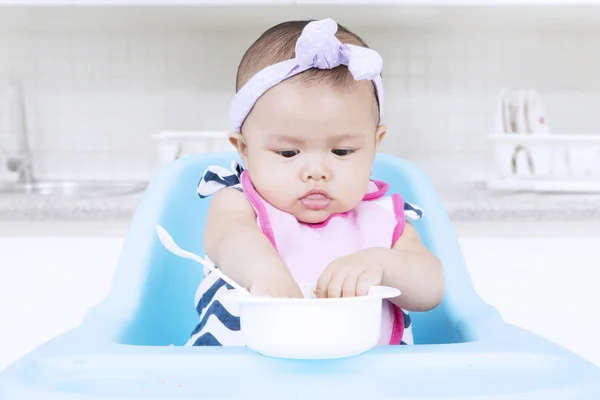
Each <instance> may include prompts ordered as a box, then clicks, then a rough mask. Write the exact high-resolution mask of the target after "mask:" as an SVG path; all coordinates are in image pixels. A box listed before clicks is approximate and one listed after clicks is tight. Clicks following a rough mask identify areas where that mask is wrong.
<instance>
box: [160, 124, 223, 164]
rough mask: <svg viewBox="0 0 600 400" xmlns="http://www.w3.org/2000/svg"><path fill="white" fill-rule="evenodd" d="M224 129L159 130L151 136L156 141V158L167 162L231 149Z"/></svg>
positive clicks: (161, 161) (162, 162)
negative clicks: (192, 155)
mask: <svg viewBox="0 0 600 400" xmlns="http://www.w3.org/2000/svg"><path fill="white" fill-rule="evenodd" d="M227 135H228V133H227V132H225V131H173V130H170V131H161V132H159V133H156V134H153V135H152V136H151V137H152V139H154V140H155V141H156V145H157V152H158V159H159V161H160V163H161V164H163V165H164V164H167V163H169V162H171V161H174V160H176V159H178V158H181V157H184V156H187V155H191V154H202V153H218V152H223V151H233V150H234V147H233V146H232V145H231V143H229V139H228V137H227Z"/></svg>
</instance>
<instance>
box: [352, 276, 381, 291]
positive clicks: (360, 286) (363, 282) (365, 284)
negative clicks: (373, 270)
mask: <svg viewBox="0 0 600 400" xmlns="http://www.w3.org/2000/svg"><path fill="white" fill-rule="evenodd" d="M380 283H381V282H380V281H379V280H378V279H377V277H375V276H374V275H373V274H369V273H368V272H365V273H363V274H362V275H360V277H359V278H358V281H357V282H356V295H357V296H366V295H367V294H368V293H369V289H370V288H371V286H375V285H379V284H380Z"/></svg>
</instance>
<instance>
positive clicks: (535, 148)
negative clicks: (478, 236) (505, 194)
mask: <svg viewBox="0 0 600 400" xmlns="http://www.w3.org/2000/svg"><path fill="white" fill-rule="evenodd" d="M491 140H492V144H493V151H494V159H495V173H494V176H493V177H492V178H491V179H488V181H487V182H486V183H487V186H488V188H490V189H492V190H507V191H515V190H520V191H533V192H557V193H600V135H598V134H550V133H548V134H540V133H537V134H529V135H527V134H510V133H503V134H494V135H491Z"/></svg>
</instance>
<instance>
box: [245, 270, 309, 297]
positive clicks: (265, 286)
mask: <svg viewBox="0 0 600 400" xmlns="http://www.w3.org/2000/svg"><path fill="white" fill-rule="evenodd" d="M250 293H252V294H253V295H256V296H267V297H284V298H303V297H304V296H303V295H302V291H301V290H300V287H299V286H298V284H297V283H296V282H295V281H294V279H293V278H292V277H291V276H290V275H289V274H287V273H281V274H280V273H275V272H273V273H268V274H266V273H265V274H261V276H260V277H257V278H256V279H254V281H253V283H252V287H251V288H250Z"/></svg>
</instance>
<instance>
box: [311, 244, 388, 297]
mask: <svg viewBox="0 0 600 400" xmlns="http://www.w3.org/2000/svg"><path fill="white" fill-rule="evenodd" d="M382 280H383V267H382V266H381V264H379V263H377V262H376V261H375V260H373V259H372V258H371V257H369V256H368V252H366V251H359V252H356V253H353V254H350V255H348V256H345V257H341V258H338V259H337V260H335V261H333V262H332V263H331V264H329V265H328V266H327V268H325V271H323V274H322V275H321V277H320V278H319V280H318V281H317V297H319V298H324V297H354V296H365V295H366V294H367V292H368V291H369V288H370V287H371V286H375V285H380V284H381V281H382Z"/></svg>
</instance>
